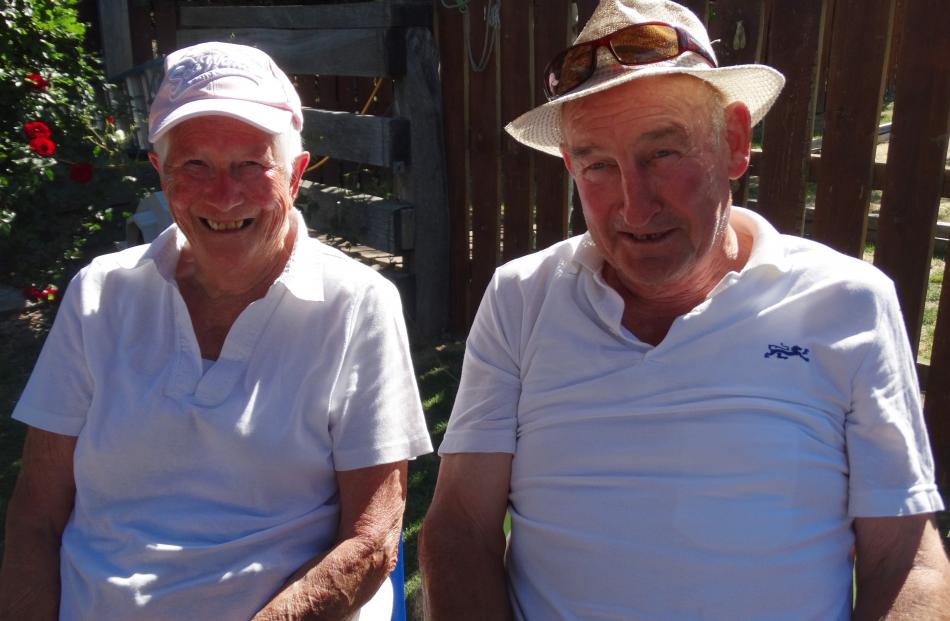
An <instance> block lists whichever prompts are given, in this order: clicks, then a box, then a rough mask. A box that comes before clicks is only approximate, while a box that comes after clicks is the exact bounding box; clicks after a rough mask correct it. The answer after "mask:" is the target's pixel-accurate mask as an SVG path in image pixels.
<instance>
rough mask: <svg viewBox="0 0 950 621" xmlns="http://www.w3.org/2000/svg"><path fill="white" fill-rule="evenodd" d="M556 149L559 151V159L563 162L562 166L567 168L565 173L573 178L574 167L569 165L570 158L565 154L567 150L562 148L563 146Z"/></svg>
mask: <svg viewBox="0 0 950 621" xmlns="http://www.w3.org/2000/svg"><path fill="white" fill-rule="evenodd" d="M558 149H560V150H561V158H562V159H563V160H564V166H565V168H567V172H568V173H569V174H570V175H571V176H572V177H573V176H574V165H573V164H572V163H571V156H570V155H568V154H567V149H565V148H564V145H563V144H561V145H558Z"/></svg>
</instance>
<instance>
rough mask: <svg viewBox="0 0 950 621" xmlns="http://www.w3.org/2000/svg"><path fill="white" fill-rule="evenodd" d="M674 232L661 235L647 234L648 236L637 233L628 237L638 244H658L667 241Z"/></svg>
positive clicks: (629, 234) (664, 232) (665, 232)
mask: <svg viewBox="0 0 950 621" xmlns="http://www.w3.org/2000/svg"><path fill="white" fill-rule="evenodd" d="M671 233H672V231H663V232H661V233H647V234H646V235H637V234H636V233H627V235H628V236H630V237H631V238H633V240H634V241H637V242H647V243H649V242H657V241H660V240H663V239H666V238H667V237H668V236H669V235H670V234H671Z"/></svg>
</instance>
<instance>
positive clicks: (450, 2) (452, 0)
mask: <svg viewBox="0 0 950 621" xmlns="http://www.w3.org/2000/svg"><path fill="white" fill-rule="evenodd" d="M439 2H440V3H441V4H442V6H444V7H445V8H447V9H458V11H459V13H461V14H462V15H463V16H464V21H463V26H464V28H465V51H466V52H467V53H468V62H469V64H470V65H471V66H472V71H475V72H481V71H484V70H485V67H487V66H488V61H489V60H490V59H491V55H492V52H493V51H494V50H495V44H496V43H497V42H498V30H499V28H500V27H501V0H489V3H488V6H487V7H486V8H485V15H484V17H485V41H484V42H483V45H482V55H481V58H480V59H479V60H477V61H476V60H475V53H474V52H472V26H471V13H470V12H469V10H468V5H469V3H470V0H439Z"/></svg>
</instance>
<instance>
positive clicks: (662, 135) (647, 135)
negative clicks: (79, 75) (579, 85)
mask: <svg viewBox="0 0 950 621" xmlns="http://www.w3.org/2000/svg"><path fill="white" fill-rule="evenodd" d="M688 137H689V133H688V132H687V131H686V129H685V128H684V127H682V126H681V125H666V126H663V127H659V128H657V129H653V130H650V131H648V132H644V133H643V134H640V135H639V136H637V138H636V140H635V141H634V144H635V145H639V144H645V143H646V144H649V143H651V142H658V141H661V140H666V139H668V138H676V139H679V140H685V139H687V138H688ZM566 148H567V153H568V155H570V156H571V157H572V158H582V157H586V156H588V155H591V154H594V153H597V152H599V151H602V149H601V148H600V147H598V146H596V145H581V146H577V147H574V146H570V145H567V146H566Z"/></svg>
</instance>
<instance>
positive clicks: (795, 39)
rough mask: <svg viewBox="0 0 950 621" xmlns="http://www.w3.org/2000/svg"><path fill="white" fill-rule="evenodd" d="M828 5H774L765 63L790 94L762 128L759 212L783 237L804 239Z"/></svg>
mask: <svg viewBox="0 0 950 621" xmlns="http://www.w3.org/2000/svg"><path fill="white" fill-rule="evenodd" d="M824 5H825V3H824V1H823V0H785V1H783V2H776V3H774V4H773V5H772V13H771V17H770V28H769V34H768V50H767V53H766V60H767V62H768V64H769V65H771V66H772V67H775V68H776V69H778V70H779V71H781V72H782V73H783V74H784V75H785V80H786V82H785V88H784V89H783V91H782V94H781V95H780V96H779V98H778V100H777V101H776V102H775V105H774V106H773V107H772V110H771V111H769V113H768V115H766V117H765V124H764V127H763V130H764V131H763V139H762V144H763V152H764V155H763V158H762V162H761V164H760V167H759V203H758V208H757V210H758V212H759V213H761V214H762V215H764V216H765V217H766V218H767V219H768V220H769V221H770V222H771V223H772V225H773V226H775V228H777V229H778V230H779V231H781V232H783V233H792V234H795V235H801V234H802V232H803V230H804V229H803V226H804V218H803V214H804V208H805V179H806V175H807V161H808V158H809V149H810V146H811V134H812V126H813V125H812V123H813V121H812V119H813V118H814V108H815V87H816V80H817V76H818V62H819V59H820V55H821V48H820V46H821V40H822V30H821V28H822V7H823V6H824Z"/></svg>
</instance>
